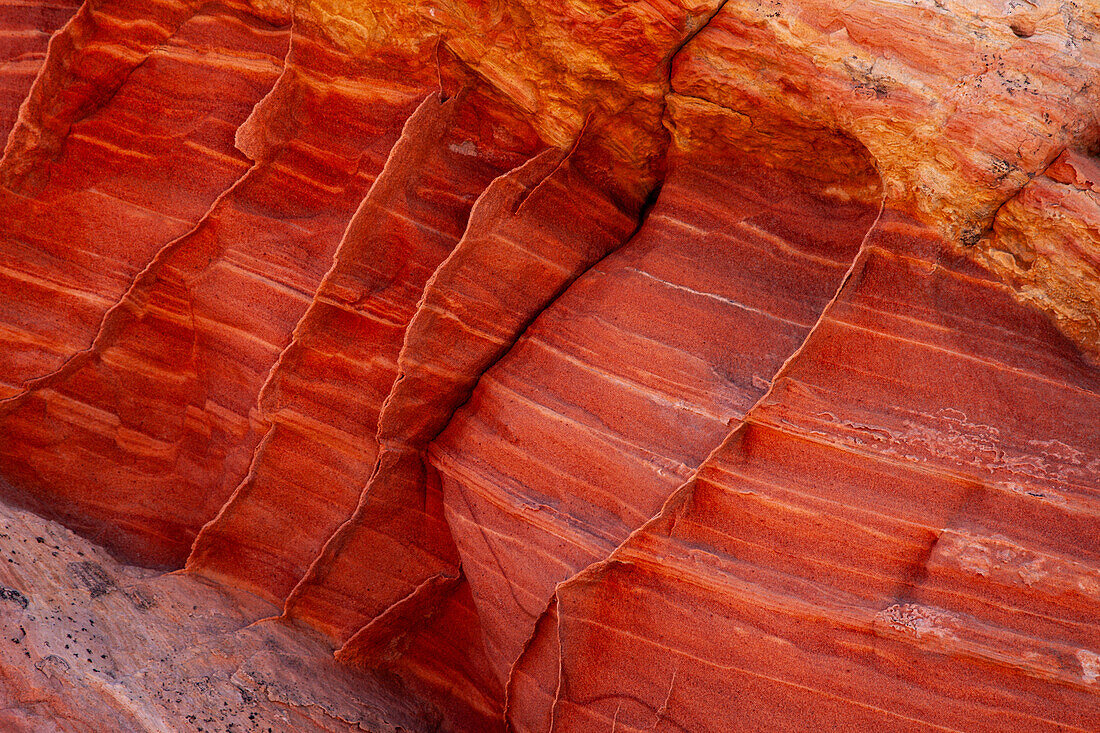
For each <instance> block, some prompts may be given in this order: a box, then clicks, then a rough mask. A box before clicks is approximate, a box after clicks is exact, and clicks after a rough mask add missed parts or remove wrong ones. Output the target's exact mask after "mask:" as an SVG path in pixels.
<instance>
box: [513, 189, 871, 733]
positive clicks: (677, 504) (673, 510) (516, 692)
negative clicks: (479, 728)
mask: <svg viewBox="0 0 1100 733" xmlns="http://www.w3.org/2000/svg"><path fill="white" fill-rule="evenodd" d="M885 203H886V198H885V195H883V199H882V202H881V204H880V206H879V210H878V213H877V214H876V215H875V218H874V221H873V222H872V224H871V226H870V227H869V228H868V229H867V230H866V232H865V233H864V237H863V240H862V241H861V242H860V244H859V248H858V250H857V253H856V255H855V257H854V258H853V259H852V262H851V264H850V265H849V267H848V269H847V271H846V272H845V273H844V276H843V277H842V278H841V280H840V283H839V285H838V286H837V289H836V291H835V292H834V293H833V296H832V297H831V298H830V299H829V301H828V303H827V304H826V305H825V307H824V308H822V310H821V312H820V314H819V315H818V317H817V320H816V321H815V322H814V324H813V326H811V328H810V329H809V331H808V332H807V333H806V335H805V337H804V338H803V339H802V341H801V343H800V344H799V346H798V348H796V349H795V350H794V351H792V352H791V353H790V354H789V355H788V356H787V358H786V359H785V360H784V362H783V364H782V365H781V366H780V367H779V369H778V370H777V371H776V373H775V374H774V375H773V377H772V378H771V379H770V380H769V381H768V383H767V387H766V389H765V391H764V392H763V393H762V394H761V395H760V396H759V397H758V398H757V400H756V402H755V403H754V404H753V405H752V407H750V408H749V409H748V410H747V411H746V412H745V414H744V416H743V417H742V418H741V419H740V420H738V421H736V422H735V423H733V425H732V429H731V430H730V431H729V433H728V434H726V436H725V437H724V438H723V439H722V440H721V441H720V442H718V443H717V444H716V445H715V446H714V448H713V449H712V450H711V452H710V454H709V455H708V456H707V457H706V458H705V459H703V461H702V462H700V463H699V464H698V465H697V466H696V467H695V469H694V470H693V471H692V472H691V474H690V475H689V477H688V478H687V479H686V480H685V481H684V482H683V483H682V484H680V485H679V486H677V487H676V489H675V490H673V491H672V492H671V493H670V494H668V496H667V497H666V498H665V500H664V503H663V504H662V505H661V508H660V511H658V512H657V513H656V514H654V515H652V516H651V517H650V518H649V519H648V520H647V521H646V522H645V523H643V524H641V525H639V526H638V527H636V528H635V529H634V530H633V531H632V532H631V533H630V534H629V535H628V536H627V537H626V539H624V540H623V541H622V542H620V543H619V545H618V546H616V547H615V548H614V549H613V550H612V551H611V552H610V553H608V554H607V555H606V556H605V557H604V558H603V559H601V560H598V561H596V562H593V563H591V564H589V565H587V566H585V567H584V568H582V569H580V570H579V571H577V572H576V573H575V574H573V575H571V576H570V577H569V578H567V579H565V580H563V581H561V582H559V583H558V584H557V585H556V586H555V587H554V591H553V594H552V595H551V596H550V600H549V602H548V603H547V606H546V609H545V610H544V611H543V612H542V613H541V614H540V615H539V617H538V620H537V621H536V623H535V628H534V630H533V631H532V633H531V635H530V636H529V637H528V639H527V640H526V641H525V642H524V645H523V650H522V652H521V654H520V656H519V657H517V658H516V660H515V662H514V663H513V665H512V667H511V668H510V669H509V672H508V677H507V680H506V682H505V707H504V716H505V721H506V724H507V726H508V729H509V730H510V731H511V730H514V731H520V732H523V731H551V730H554V726H555V723H556V718H555V712H556V710H557V703H558V699H559V696H560V694H561V685H562V679H563V674H562V666H561V665H562V662H563V652H562V641H561V632H560V628H559V623H558V618H557V613H558V611H557V609H558V594H559V592H560V591H562V590H563V589H568V588H569V587H570V586H571V585H572V584H581V583H584V582H585V581H586V580H587V579H588V578H592V577H598V576H599V575H600V573H601V572H603V571H604V570H606V569H607V568H609V567H613V566H615V565H616V564H619V563H622V562H624V561H622V560H620V559H619V558H620V556H621V555H622V554H623V553H624V552H625V551H626V550H625V548H627V547H629V546H630V545H631V543H632V542H635V541H636V540H635V538H637V537H641V536H644V535H645V534H646V533H648V532H651V531H652V528H653V527H654V526H657V525H662V524H664V523H667V522H668V521H670V518H672V517H678V516H679V514H680V513H681V512H682V508H683V506H684V505H685V504H686V503H688V502H689V501H690V499H691V494H692V491H693V490H694V486H695V483H696V481H697V479H698V477H699V475H700V473H701V472H703V471H704V470H705V469H706V467H708V466H709V465H711V463H712V462H713V461H714V460H715V458H716V457H717V456H719V455H720V454H721V452H722V451H723V449H725V448H726V446H728V445H729V444H730V443H731V442H734V441H736V440H737V439H738V436H739V435H740V433H741V432H742V431H744V430H745V429H746V426H747V425H748V424H749V422H750V420H751V419H752V416H753V414H754V412H755V411H756V410H757V409H758V408H759V406H760V405H762V404H763V403H765V402H766V401H767V399H768V397H769V396H770V395H771V393H772V390H773V389H774V387H775V385H776V384H777V383H778V382H779V380H780V379H781V378H782V377H783V376H784V375H785V374H786V373H787V371H788V370H789V369H790V367H791V365H792V364H794V363H795V362H796V361H797V360H798V359H799V357H800V355H801V354H802V352H803V350H804V349H805V348H806V347H807V345H808V344H809V343H810V342H811V340H812V339H813V338H814V335H815V333H816V332H817V330H818V329H819V328H820V326H821V324H822V323H823V322H824V320H825V318H826V316H827V315H828V313H829V311H830V309H832V308H834V307H835V304H836V302H837V300H838V299H839V298H840V297H841V294H842V293H843V292H844V291H845V289H846V288H851V287H853V285H852V284H851V281H852V278H853V275H857V273H859V272H860V271H861V269H862V267H863V263H864V261H865V260H866V258H867V252H868V249H867V242H868V240H869V239H870V237H871V235H872V233H873V232H874V231H875V229H876V227H877V226H878V224H879V221H880V220H881V218H882V214H883V212H884V207H885ZM857 279H858V275H857ZM673 521H675V520H673ZM555 655H556V656H555ZM548 662H550V663H551V666H549V667H547V666H546V665H547V663H548ZM525 667H535V668H536V671H531V670H530V669H527V670H525V669H524V668H525ZM547 672H550V673H551V674H553V676H552V677H550V678H547V677H546V675H547ZM517 674H518V675H520V676H521V677H522V679H523V680H524V681H525V682H526V685H524V686H520V682H519V681H518V680H517ZM547 679H550V680H552V681H553V693H552V697H549V696H548V694H547V693H548V692H549V690H548V689H546V688H542V689H540V683H541V682H544V681H545V680H547ZM669 694H671V685H670V688H669ZM516 698H519V699H520V700H521V704H520V707H521V709H520V710H519V711H518V712H517V710H516V708H515V706H514V700H515V699H516ZM547 699H549V700H550V704H549V705H546V706H545V707H543V708H540V707H539V704H540V703H542V702H545V700H547ZM667 704H668V696H667V695H666V699H665V702H664V703H663V704H662V706H661V709H665V708H667ZM619 712H621V710H620V709H617V710H616V714H615V718H614V719H613V724H615V725H616V726H617V720H618V715H619ZM659 719H660V715H659V714H658V721H657V722H659ZM540 722H542V723H544V724H542V725H540Z"/></svg>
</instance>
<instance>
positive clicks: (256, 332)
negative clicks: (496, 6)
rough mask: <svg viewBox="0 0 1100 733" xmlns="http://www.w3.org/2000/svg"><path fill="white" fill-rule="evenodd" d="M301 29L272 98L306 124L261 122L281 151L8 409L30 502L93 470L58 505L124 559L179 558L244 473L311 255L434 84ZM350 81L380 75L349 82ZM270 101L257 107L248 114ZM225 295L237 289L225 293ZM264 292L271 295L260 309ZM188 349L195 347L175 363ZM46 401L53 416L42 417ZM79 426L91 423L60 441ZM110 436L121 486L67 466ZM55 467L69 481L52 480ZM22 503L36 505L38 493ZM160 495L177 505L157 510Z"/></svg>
mask: <svg viewBox="0 0 1100 733" xmlns="http://www.w3.org/2000/svg"><path fill="white" fill-rule="evenodd" d="M294 33H295V42H294V45H293V47H292V49H291V54H290V56H289V57H288V61H287V71H286V72H285V73H284V74H283V75H282V76H281V77H280V80H279V82H278V84H279V85H280V86H287V87H292V89H293V91H288V92H282V93H280V92H279V91H278V90H277V89H276V90H275V91H273V92H272V93H271V94H269V95H268V96H267V98H266V102H267V104H269V105H270V104H282V105H285V104H288V103H290V104H292V105H293V106H292V107H291V109H283V110H282V111H281V112H279V113H278V116H279V117H282V118H284V119H285V118H290V119H294V120H296V123H295V124H296V127H287V126H286V125H285V124H281V125H280V126H279V127H278V128H277V129H276V130H272V131H269V132H266V133H263V134H264V135H266V136H271V135H272V134H274V137H273V138H272V139H269V140H268V141H267V143H266V151H265V152H267V153H268V154H269V155H270V157H268V158H266V159H263V160H261V161H260V162H259V163H258V164H257V165H256V166H255V167H254V168H253V169H251V170H250V171H249V173H248V174H247V175H246V177H245V178H244V180H243V181H241V182H240V183H239V184H237V185H236V186H234V188H233V190H232V192H231V194H230V195H227V196H224V197H223V198H222V199H221V200H220V202H219V206H218V207H217V208H216V209H215V210H213V211H212V212H210V214H209V216H207V218H206V219H205V221H204V224H203V226H202V227H200V228H198V229H197V230H195V231H194V232H193V233H192V234H191V235H189V236H187V237H184V238H181V239H180V240H177V241H176V243H175V244H174V246H173V247H172V248H171V249H170V250H169V251H167V252H165V253H164V254H163V257H162V260H161V262H159V263H158V268H157V271H156V274H155V276H151V277H150V278H149V281H148V282H147V283H143V285H144V287H143V288H141V291H140V292H136V293H135V297H134V299H133V301H132V307H127V308H120V309H118V310H117V311H116V313H118V317H119V321H120V323H118V324H109V325H108V326H107V327H106V328H105V331H107V332H108V333H110V334H111V338H110V339H106V340H105V341H107V342H106V343H104V344H103V347H102V349H101V350H100V352H99V353H97V354H95V355H94V358H89V359H86V360H84V364H83V365H82V366H81V368H79V369H75V370H73V372H72V373H71V374H68V375H66V378H65V379H63V380H57V381H55V382H54V383H52V384H51V385H50V387H49V388H48V389H40V390H37V391H35V392H34V393H32V394H30V395H28V397H27V399H25V400H24V401H23V402H22V404H20V405H19V407H18V408H17V409H16V410H14V411H13V412H11V413H10V414H8V415H7V417H6V418H5V421H4V422H5V426H6V429H7V430H8V433H9V436H10V438H11V439H9V440H8V441H7V444H6V445H5V446H4V450H5V453H6V456H12V460H11V461H10V464H9V465H10V471H9V474H8V475H9V476H11V477H18V479H19V481H18V483H19V484H20V485H21V486H22V487H24V488H29V487H31V486H35V487H38V488H39V490H38V491H36V492H35V494H34V498H33V501H35V502H37V503H36V504H34V506H37V507H40V508H44V507H45V504H46V503H47V499H48V497H50V496H51V495H54V496H55V499H54V500H53V501H55V502H58V500H59V499H61V498H62V496H64V494H62V495H61V496H57V493H58V492H59V491H68V490H69V489H62V488H61V487H62V486H73V483H72V477H73V476H75V475H81V474H82V472H84V473H87V472H89V471H91V473H92V474H93V475H95V476H97V479H96V480H95V481H93V482H91V483H89V484H88V485H89V486H91V485H94V484H97V483H98V484H101V485H99V486H98V487H97V491H96V492H95V494H94V495H85V496H80V495H76V496H73V495H69V496H65V497H64V502H65V503H64V504H61V503H60V502H58V503H55V508H54V515H57V516H63V517H65V518H66V519H67V520H68V521H73V522H74V525H73V526H76V527H78V528H84V529H86V531H90V532H97V533H98V532H101V531H105V532H110V533H111V534H109V535H103V534H99V535H98V536H100V537H101V538H104V537H109V538H110V539H109V540H107V541H108V544H110V545H112V546H113V547H114V548H115V549H116V550H117V551H118V552H119V553H120V555H121V556H123V557H126V558H128V559H130V560H136V561H139V562H142V563H147V564H157V565H176V566H178V565H179V564H182V563H183V561H184V559H185V558H186V556H187V553H188V552H189V551H190V546H191V544H192V540H193V538H194V535H195V533H197V532H198V530H199V529H200V528H201V527H202V525H203V524H204V523H206V522H208V521H209V520H210V519H211V518H212V517H213V516H214V515H215V514H216V513H217V511H218V509H219V508H220V506H221V505H222V504H223V503H224V500H225V499H226V498H227V497H228V496H229V494H231V493H232V491H233V489H234V488H235V487H236V486H237V485H238V484H239V483H240V480H241V478H242V477H243V475H244V474H245V473H246V471H247V468H248V465H249V463H250V462H251V457H252V454H253V452H254V449H255V447H256V444H257V443H259V440H260V437H261V433H260V432H258V431H257V430H255V429H254V427H253V426H252V424H251V414H250V413H251V411H252V409H253V407H254V405H255V401H256V395H257V393H258V392H259V389H260V387H261V385H262V382H263V380H264V379H265V378H266V376H267V374H268V372H269V370H270V368H271V365H272V364H273V363H274V362H275V361H276V360H277V358H278V356H279V354H280V353H281V352H282V351H283V349H284V348H285V345H286V343H287V342H288V341H289V338H290V332H291V330H292V329H293V327H294V325H295V324H296V323H297V322H298V320H299V319H300V317H301V314H302V313H303V312H304V311H305V309H306V307H307V306H308V304H309V302H310V298H311V296H312V294H313V293H314V292H315V291H316V289H317V284H319V282H320V280H321V278H322V276H323V275H324V271H323V270H319V269H318V265H320V264H321V263H324V262H330V261H331V258H332V256H333V253H334V251H335V248H336V244H337V243H338V240H339V237H340V235H341V233H342V232H343V230H344V228H345V225H346V222H347V220H348V219H349V218H350V216H351V214H352V210H353V209H354V207H355V206H357V205H358V204H359V202H360V201H361V199H362V196H363V195H364V194H365V192H366V190H367V189H368V188H369V187H370V185H371V183H372V182H373V179H374V176H375V175H376V174H377V172H378V171H379V170H380V169H381V168H382V165H383V162H384V160H385V156H386V155H387V154H388V153H389V150H390V148H391V147H392V145H393V143H394V142H395V141H396V139H397V137H398V135H399V132H400V126H401V124H403V122H404V121H405V119H407V118H408V116H409V114H410V113H411V112H412V110H413V109H414V108H415V106H416V105H417V104H418V103H419V102H420V100H422V99H423V96H424V94H425V92H422V91H421V89H422V88H418V87H417V86H416V85H415V80H416V78H417V74H418V73H420V72H421V71H422V70H423V69H424V65H423V63H422V62H420V61H419V60H418V59H415V58H414V59H412V60H411V65H410V67H409V69H408V70H407V71H406V72H404V73H402V72H401V71H399V70H398V69H397V68H395V67H393V66H392V65H387V66H386V67H385V68H384V69H383V68H380V67H379V66H378V65H377V64H373V63H371V62H358V61H355V62H352V61H350V60H349V59H347V58H346V57H345V56H343V55H342V52H341V51H339V50H338V49H333V48H331V47H330V46H328V45H327V42H326V41H325V40H324V36H323V34H321V33H319V32H318V31H317V30H316V29H315V28H312V27H311V26H310V25H309V24H308V23H305V22H302V21H299V22H297V23H296V25H295V31H294ZM334 66H335V67H337V68H341V70H342V73H344V74H345V75H346V76H344V77H336V78H333V77H328V78H329V79H330V80H329V81H321V80H320V79H321V77H319V76H316V75H315V74H313V73H311V70H315V71H322V70H326V69H331V68H333V67H334ZM400 76H403V78H401V79H396V78H395V77H400ZM356 79H358V80H360V81H362V80H365V79H369V80H371V84H369V85H368V84H361V85H359V86H358V87H356V86H355V85H354V84H351V83H345V80H346V81H349V82H350V81H353V80H356ZM383 90H385V93H386V95H387V96H386V97H385V99H379V100H378V101H377V103H375V104H373V106H372V107H371V109H372V112H371V114H370V115H369V116H364V115H363V114H362V112H361V111H360V110H361V106H362V104H363V102H364V99H363V97H364V96H370V98H371V99H372V100H374V99H378V97H377V96H376V95H378V94H380V93H382V91H383ZM321 95H323V98H324V100H325V107H324V109H323V111H322V110H321V109H319V108H318V107H317V105H318V104H319V101H320V96H321ZM273 115H274V112H273V111H271V110H268V109H261V110H259V111H258V114H253V115H252V117H251V118H250V120H255V121H266V120H267V119H271V118H272V116H273ZM311 118H312V119H311ZM310 122H313V123H315V124H309V123H310ZM250 134H251V135H252V137H253V138H254V139H255V138H256V134H255V133H254V132H252V133H250ZM253 147H255V146H253ZM261 147H262V146H261ZM317 212H322V213H320V214H318V213H317ZM303 253H309V254H308V256H303ZM326 269H327V268H326ZM223 292H235V293H238V294H239V295H240V296H241V297H240V298H239V299H235V300H233V301H227V300H226V299H225V298H223V297H221V294H222V293H223ZM139 296H140V297H139ZM253 302H264V303H265V309H264V315H263V317H262V318H258V317H259V314H258V313H257V312H256V311H255V309H253V308H252V307H251V305H250V304H251V303H253ZM181 354H187V355H188V356H187V357H186V358H185V359H184V360H182V361H180V359H179V357H180V355H181ZM180 366H183V370H182V371H180ZM147 385H148V386H147ZM166 385H167V386H170V389H165V386H166ZM44 409H46V410H48V412H47V414H49V415H50V417H48V418H46V419H45V420H44V421H43V420H39V419H38V416H39V415H41V414H42V411H43V410H44ZM51 423H52V424H53V426H54V427H53V428H52V430H53V436H50V433H49V432H46V433H45V436H46V440H45V441H43V440H42V438H41V437H36V438H35V440H34V443H33V445H34V448H30V447H28V446H29V445H30V444H28V443H27V442H25V441H27V440H29V439H30V436H31V435H32V434H33V435H37V436H41V435H43V433H44V430H45V428H46V426H47V425H50V424H51ZM70 431H77V432H76V434H77V435H83V437H81V438H79V439H74V437H75V436H73V435H69V436H68V437H67V439H65V440H59V438H61V436H63V435H65V434H66V433H69V432H70ZM20 435H22V436H26V437H24V438H22V439H20V438H19V437H17V436H20ZM54 436H56V437H54ZM105 439H106V440H108V441H111V442H113V443H114V446H113V447H112V448H111V451H110V452H108V453H107V454H106V455H104V454H102V453H100V455H101V456H102V458H103V459H104V460H106V461H107V462H108V463H111V464H117V465H121V466H124V467H127V466H128V468H124V469H123V470H122V471H121V472H118V471H116V472H114V473H113V474H111V475H113V477H114V478H113V479H112V480H113V481H114V485H112V486H106V485H102V484H103V477H104V475H105V474H104V472H102V471H99V470H98V469H97V468H96V467H95V465H94V463H93V464H91V465H89V464H87V463H81V462H79V461H82V460H83V459H82V458H81V459H79V460H78V462H77V463H76V464H74V463H73V460H74V459H77V455H79V454H77V453H74V451H75V450H79V447H78V446H79V445H80V441H84V444H85V445H89V446H90V445H98V444H101V443H102V442H103V441H104V440H105ZM98 450H99V449H96V451H97V452H98ZM124 456H126V457H124ZM59 472H64V473H66V474H67V475H68V476H69V480H68V481H66V482H64V483H63V484H59V483H56V480H57V477H58V476H59ZM76 485H77V486H79V485H80V483H79V482H78V483H77V484H76ZM135 490H137V491H139V492H140V493H142V494H144V495H147V496H149V497H150V499H149V502H148V504H147V505H145V506H143V507H141V508H140V510H136V511H135V512H134V513H133V514H132V515H131V516H129V517H128V518H127V519H126V520H125V521H120V520H119V519H118V518H117V517H116V516H114V514H113V511H114V510H113V509H112V508H111V507H112V504H114V503H115V499H113V498H112V497H113V496H114V495H115V494H117V492H122V491H124V492H127V493H132V492H133V491H135ZM19 499H21V500H23V501H31V497H30V495H28V494H24V495H23V496H21V497H19ZM166 505H171V506H173V507H174V509H173V510H172V512H166V511H165V512H162V511H161V510H159V509H158V506H166ZM59 506H66V507H67V508H66V509H63V510H60V511H58V507H59ZM181 506H182V507H187V509H186V510H183V511H180V509H179V507H181ZM169 514H174V516H173V517H172V519H170V520H168V519H167V517H168V515H169ZM166 520H167V521H166ZM120 525H121V526H120ZM139 536H142V537H147V540H142V541H140V542H139V541H137V537H139Z"/></svg>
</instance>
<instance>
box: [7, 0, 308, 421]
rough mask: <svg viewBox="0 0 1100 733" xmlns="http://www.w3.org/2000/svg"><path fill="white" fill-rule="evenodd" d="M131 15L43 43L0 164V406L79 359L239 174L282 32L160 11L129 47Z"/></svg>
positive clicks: (119, 9)
mask: <svg viewBox="0 0 1100 733" xmlns="http://www.w3.org/2000/svg"><path fill="white" fill-rule="evenodd" d="M133 15H134V9H133V8H131V7H129V6H128V4H126V3H113V2H99V3H92V4H89V5H87V6H85V8H84V9H83V10H82V11H81V12H80V13H79V14H78V15H77V16H76V17H75V18H74V19H73V21H72V22H71V23H70V24H69V25H68V26H66V27H65V28H64V30H62V31H61V32H59V34H58V35H57V36H55V37H54V40H53V42H52V44H51V47H50V55H49V57H48V58H47V60H46V62H45V65H44V67H43V69H42V71H41V73H40V75H39V78H38V79H37V81H36V82H35V87H34V89H33V90H32V91H31V93H30V97H29V98H28V100H27V104H26V105H25V106H24V108H23V110H22V112H21V117H20V121H19V124H18V125H17V126H16V129H15V130H14V131H13V132H12V136H11V138H10V140H9V142H8V146H7V148H6V150H5V153H4V157H3V160H2V161H0V181H2V182H3V183H4V187H3V188H0V212H2V213H0V216H3V218H4V221H5V227H4V231H3V232H2V233H0V248H2V252H3V255H2V256H3V262H4V267H3V272H0V293H2V294H3V297H4V299H5V307H4V310H3V313H2V314H0V329H2V337H3V344H4V348H3V349H2V350H0V397H3V398H5V399H11V398H12V397H16V396H18V395H20V394H22V393H23V392H24V389H25V387H26V386H27V385H28V383H30V382H32V381H33V380H36V379H39V378H42V377H45V376H47V375H50V374H52V373H55V372H56V371H57V370H58V369H59V368H60V367H61V366H62V365H63V364H65V362H66V361H68V360H69V359H71V358H72V357H73V355H74V354H76V353H78V352H81V351H83V350H85V349H87V348H88V347H90V346H91V345H92V341H93V340H94V339H95V338H96V335H97V330H98V329H99V328H100V325H101V322H102V321H103V319H104V316H105V314H106V313H107V312H108V311H109V310H111V309H112V308H114V307H115V306H116V305H117V304H118V302H119V301H120V300H121V299H122V297H123V295H124V294H125V293H126V292H127V290H128V289H129V288H130V286H131V284H132V283H133V282H134V280H135V278H136V277H137V276H138V274H139V273H140V272H142V271H143V270H144V269H145V268H146V267H147V266H148V265H149V263H150V262H151V261H152V260H153V259H154V257H155V256H156V255H157V254H158V252H159V251H160V250H161V248H162V247H164V246H165V245H166V244H167V243H168V242H170V241H172V240H174V239H176V238H177V237H180V236H181V235H184V234H185V233H187V232H188V230H190V229H191V228H192V227H194V226H195V224H196V223H197V222H198V221H199V220H200V219H201V218H202V217H203V215H204V213H205V212H206V211H207V209H208V208H209V207H210V205H211V203H212V202H213V201H214V199H215V198H216V197H217V196H218V195H219V194H220V193H222V191H224V190H225V189H226V188H227V187H228V186H230V185H231V184H232V183H233V182H234V181H236V180H237V179H238V178H239V177H240V176H241V175H243V174H244V173H245V171H247V170H248V161H247V160H246V159H245V158H244V156H242V155H241V154H240V152H239V151H237V150H236V149H235V148H234V147H233V135H234V133H235V131H236V129H237V127H238V126H239V125H240V124H241V123H242V122H244V120H245V118H246V117H247V116H248V114H249V112H250V111H251V110H252V107H253V105H255V103H256V102H257V101H259V99H260V98H261V97H262V96H263V95H264V94H266V93H267V92H268V90H269V89H270V88H271V85H272V84H274V83H275V79H276V78H277V77H278V75H279V72H280V68H281V65H282V59H283V57H284V56H285V54H286V44H287V37H288V34H287V33H286V32H285V31H284V29H281V28H279V27H277V26H272V25H270V24H268V23H267V22H265V21H263V20H262V19H260V18H257V17H255V16H253V15H251V14H250V13H249V12H248V10H247V7H246V6H244V5H242V4H240V3H236V4H234V3H224V4H221V3H215V4H210V5H206V6H204V7H203V8H202V9H201V10H198V11H197V10H196V9H195V8H193V7H191V6H189V5H187V4H186V3H181V2H175V3H166V4H164V5H160V6H158V15H156V16H154V17H147V18H146V22H145V23H144V25H143V26H142V27H143V28H144V29H145V30H144V31H143V35H141V36H139V37H137V38H135V37H134V34H133V31H132V30H131V29H132V28H133V24H132V17H133ZM161 23H163V24H164V25H163V26H162V25H160V24H161ZM211 86H213V87H214V88H217V89H218V90H219V93H218V94H217V95H211V94H210V93H209V89H210V87H211ZM195 170H202V171H204V175H202V176H195V175H193V171H195Z"/></svg>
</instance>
